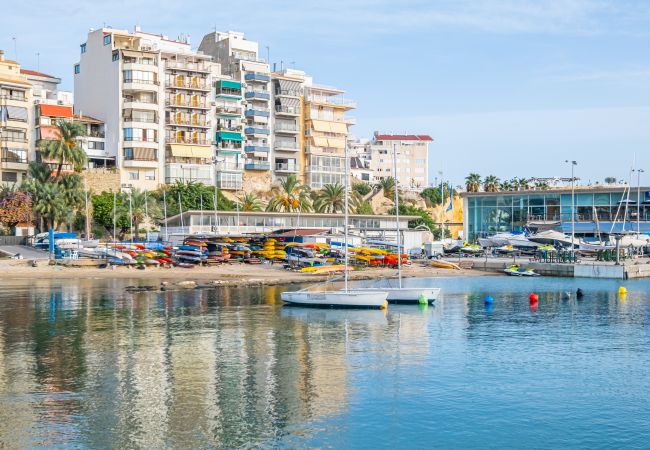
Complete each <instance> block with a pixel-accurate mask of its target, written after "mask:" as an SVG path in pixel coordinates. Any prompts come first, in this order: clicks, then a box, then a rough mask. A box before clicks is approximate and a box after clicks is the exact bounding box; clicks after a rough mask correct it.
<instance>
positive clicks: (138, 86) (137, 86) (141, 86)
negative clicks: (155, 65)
mask: <svg viewBox="0 0 650 450" xmlns="http://www.w3.org/2000/svg"><path fill="white" fill-rule="evenodd" d="M158 86H160V83H159V82H158V81H157V80H139V79H135V78H125V79H124V85H123V86H122V89H123V90H125V91H154V92H155V91H158Z"/></svg>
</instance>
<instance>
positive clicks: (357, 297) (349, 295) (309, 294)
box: [281, 290, 388, 308]
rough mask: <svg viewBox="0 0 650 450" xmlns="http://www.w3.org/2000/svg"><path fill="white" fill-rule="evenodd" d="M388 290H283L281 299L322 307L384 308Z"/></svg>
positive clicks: (300, 304)
mask: <svg viewBox="0 0 650 450" xmlns="http://www.w3.org/2000/svg"><path fill="white" fill-rule="evenodd" d="M387 297H388V292H386V291H385V290H381V291H380V290H377V291H373V292H345V291H323V292H314V291H295V292H283V293H282V295H281V298H282V301H284V302H287V303H289V304H292V305H299V306H315V307H324V308H385V307H386V303H387V302H386V298H387Z"/></svg>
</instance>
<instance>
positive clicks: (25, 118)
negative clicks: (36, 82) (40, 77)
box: [0, 50, 34, 184]
mask: <svg viewBox="0 0 650 450" xmlns="http://www.w3.org/2000/svg"><path fill="white" fill-rule="evenodd" d="M31 97H32V88H31V84H30V83H29V81H28V80H27V77H25V76H24V75H23V74H21V73H20V65H19V64H18V63H17V62H15V61H11V60H8V59H6V58H5V56H4V51H2V50H0V182H1V183H2V184H14V183H19V182H20V181H22V180H23V179H24V178H25V176H26V175H27V165H28V163H29V161H31V160H32V159H33V157H34V155H33V154H30V153H31V152H30V142H31V134H32V114H31V109H32V108H31V105H32V100H31Z"/></svg>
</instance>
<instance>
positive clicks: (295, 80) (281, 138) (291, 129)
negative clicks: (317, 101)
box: [271, 69, 308, 182]
mask: <svg viewBox="0 0 650 450" xmlns="http://www.w3.org/2000/svg"><path fill="white" fill-rule="evenodd" d="M307 81H308V77H307V76H306V75H305V72H302V71H299V70H294V69H284V70H282V71H280V72H274V73H272V74H271V84H272V99H273V101H272V103H273V107H272V118H273V120H272V126H273V131H272V135H273V139H272V142H273V151H272V161H273V163H272V169H273V179H274V181H277V180H278V179H281V178H286V177H287V176H288V175H289V174H292V173H293V174H295V175H296V176H297V177H298V179H299V181H300V182H304V173H303V168H304V167H305V153H304V151H303V148H304V134H305V132H304V125H305V122H304V120H303V117H302V113H303V108H304V88H305V83H306V82H307Z"/></svg>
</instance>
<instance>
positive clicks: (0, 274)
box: [0, 260, 494, 286]
mask: <svg viewBox="0 0 650 450" xmlns="http://www.w3.org/2000/svg"><path fill="white" fill-rule="evenodd" d="M340 275H342V274H337V275H336V277H338V276H340ZM486 275H494V274H493V273H489V272H483V271H478V270H472V269H462V270H450V269H440V268H434V267H426V266H420V265H413V266H407V267H404V268H402V277H404V278H414V277H421V278H423V277H450V276H454V277H455V276H486ZM396 277H397V271H396V270H395V269H389V268H365V269H361V270H355V271H351V272H350V273H349V279H350V280H355V281H356V280H382V279H390V278H396ZM330 278H333V277H332V276H331V275H330V276H328V275H313V274H309V273H301V272H293V271H290V270H286V269H283V268H282V267H281V266H280V265H268V264H260V265H250V264H243V263H235V264H224V265H220V266H212V267H195V268H192V269H182V268H157V267H148V268H146V269H145V270H138V269H135V268H130V267H115V268H114V269H109V268H105V269H100V268H96V267H64V266H58V265H57V266H50V265H43V263H41V264H39V265H38V266H36V267H32V266H31V265H30V262H29V261H27V260H0V280H21V279H22V280H24V279H41V280H44V279H48V280H56V279H65V280H68V279H134V280H136V279H137V280H142V281H146V280H157V281H160V282H168V283H169V282H173V283H177V282H181V281H196V282H212V283H213V284H214V285H218V286H242V285H269V286H271V285H279V284H292V283H318V282H322V281H327V280H328V279H330Z"/></svg>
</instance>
